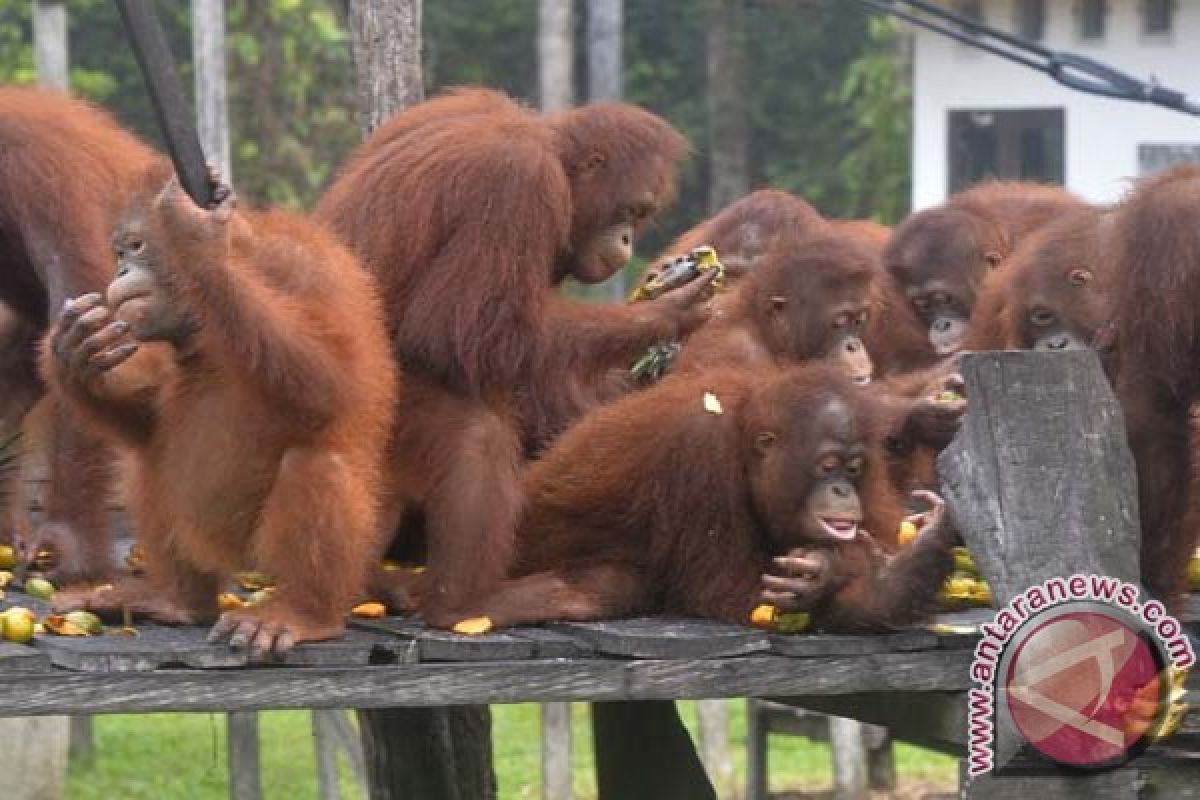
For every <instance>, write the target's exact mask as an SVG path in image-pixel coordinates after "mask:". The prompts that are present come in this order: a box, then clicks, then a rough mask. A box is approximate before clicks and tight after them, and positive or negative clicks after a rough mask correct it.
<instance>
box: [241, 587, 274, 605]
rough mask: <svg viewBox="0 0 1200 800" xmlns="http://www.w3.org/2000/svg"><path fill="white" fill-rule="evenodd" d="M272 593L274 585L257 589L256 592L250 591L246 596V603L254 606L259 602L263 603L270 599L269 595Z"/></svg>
mask: <svg viewBox="0 0 1200 800" xmlns="http://www.w3.org/2000/svg"><path fill="white" fill-rule="evenodd" d="M273 594H275V587H274V586H268V587H267V588H265V589H259V590H258V591H257V592H251V593H250V596H249V597H247V598H246V605H248V606H256V605H259V604H260V603H265V602H267V601H268V600H270V599H271V595H273Z"/></svg>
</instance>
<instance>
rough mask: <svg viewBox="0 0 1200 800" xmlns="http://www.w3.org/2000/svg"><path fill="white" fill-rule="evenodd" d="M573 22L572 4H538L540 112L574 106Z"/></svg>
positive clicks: (547, 0)
mask: <svg viewBox="0 0 1200 800" xmlns="http://www.w3.org/2000/svg"><path fill="white" fill-rule="evenodd" d="M574 41H575V37H574V21H573V15H572V13H571V0H541V2H540V3H539V4H538V85H539V87H540V89H541V93H540V99H541V106H542V111H549V112H553V111H562V110H563V109H565V108H570V107H571V106H572V105H573V104H574V102H575V79H574V70H573V69H572V67H573V65H574V61H575V56H574V51H575V48H574V46H573V45H574Z"/></svg>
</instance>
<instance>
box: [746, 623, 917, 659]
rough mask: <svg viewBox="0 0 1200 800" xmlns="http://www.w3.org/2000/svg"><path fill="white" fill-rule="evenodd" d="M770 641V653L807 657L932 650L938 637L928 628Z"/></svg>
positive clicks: (786, 636) (772, 637)
mask: <svg viewBox="0 0 1200 800" xmlns="http://www.w3.org/2000/svg"><path fill="white" fill-rule="evenodd" d="M770 642H771V650H772V652H775V653H779V654H780V655H783V656H793V657H798V658H811V657H814V656H856V655H866V654H867V653H904V652H910V651H914V650H932V649H933V648H935V647H937V646H938V637H937V636H936V635H935V634H932V633H930V632H928V631H917V630H914V631H904V632H902V633H889V634H880V635H874V636H843V635H839V634H825V633H819V634H809V633H801V634H771V635H770Z"/></svg>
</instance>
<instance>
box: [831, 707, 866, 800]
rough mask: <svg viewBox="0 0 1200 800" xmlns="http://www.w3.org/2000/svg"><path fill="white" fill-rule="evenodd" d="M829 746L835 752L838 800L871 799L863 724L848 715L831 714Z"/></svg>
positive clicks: (834, 779) (834, 768)
mask: <svg viewBox="0 0 1200 800" xmlns="http://www.w3.org/2000/svg"><path fill="white" fill-rule="evenodd" d="M829 748H830V751H831V752H832V754H833V792H834V796H836V797H837V798H838V800H869V797H870V789H869V788H868V786H867V747H866V743H865V742H864V741H863V725H862V723H861V722H859V721H858V720H854V719H847V718H845V717H830V718H829Z"/></svg>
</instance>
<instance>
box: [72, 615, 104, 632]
mask: <svg viewBox="0 0 1200 800" xmlns="http://www.w3.org/2000/svg"><path fill="white" fill-rule="evenodd" d="M63 619H65V620H66V621H67V622H70V623H71V624H72V625H78V626H79V627H80V628H82V629H83V630H85V631H87V632H88V633H89V634H92V635H95V634H97V633H100V632H101V631H103V630H104V623H103V622H101V621H100V618H99V617H97V616H96V615H95V614H93V613H92V612H90V611H68V612H67V613H66V614H63Z"/></svg>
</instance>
